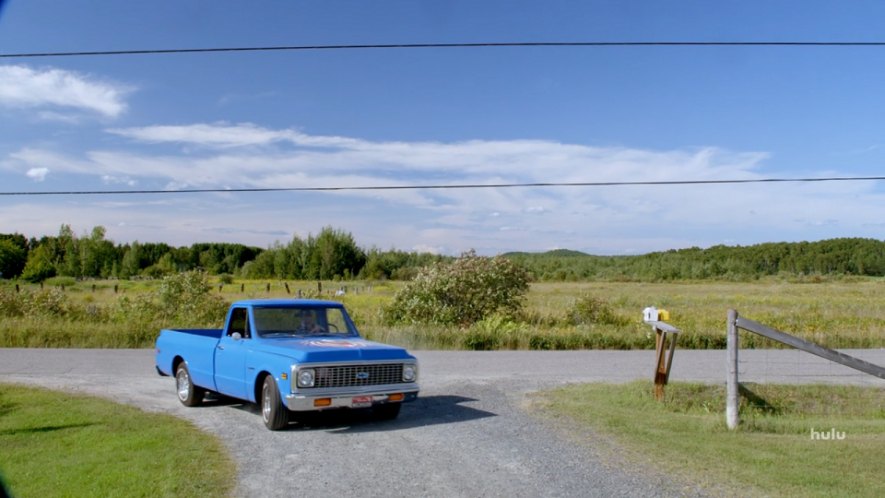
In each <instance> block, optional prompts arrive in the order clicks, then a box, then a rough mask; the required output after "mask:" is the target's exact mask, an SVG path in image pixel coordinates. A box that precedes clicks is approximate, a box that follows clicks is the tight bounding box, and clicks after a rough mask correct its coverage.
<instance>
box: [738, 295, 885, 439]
mask: <svg viewBox="0 0 885 498" xmlns="http://www.w3.org/2000/svg"><path fill="white" fill-rule="evenodd" d="M727 326H728V330H727V334H728V335H727V338H726V344H727V348H728V360H727V366H728V376H727V378H726V403H725V422H726V424H727V425H728V428H729V429H734V428H736V427H737V426H738V423H739V422H740V420H739V414H738V401H739V400H738V397H739V384H738V375H739V367H740V364H739V360H738V349H739V342H738V341H739V337H738V331H739V330H740V329H743V330H746V331H748V332H753V333H754V334H759V335H761V336H763V337H767V338H769V339H771V340H774V341H777V342H780V343H782V344H786V345H788V346H791V347H793V348H796V349H798V350H802V351H805V352H807V353H811V354H813V355H816V356H819V357H821V358H824V359H825V360H829V361H831V362H835V363H839V364H841V365H844V366H846V367H849V368H853V369H855V370H858V371H860V372H863V373H866V374H869V375H872V376H874V377H878V378H880V379H885V367H881V366H879V365H875V364H873V363H870V362H868V361H864V360H861V359H860V358H855V357H853V356H850V355H847V354H845V353H840V352H839V351H835V350H832V349H829V348H825V347H823V346H821V345H819V344H815V343H813V342H809V341H806V340H804V339H800V338H799V337H796V336H794V335H790V334H787V333H785V332H781V331H779V330H775V329H773V328H770V327H766V326H765V325H762V324H761V323H758V322H755V321H753V320H749V319H746V318H742V317H740V316H739V315H738V312H737V311H736V310H728V324H727Z"/></svg>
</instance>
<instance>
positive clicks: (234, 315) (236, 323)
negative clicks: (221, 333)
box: [227, 308, 249, 339]
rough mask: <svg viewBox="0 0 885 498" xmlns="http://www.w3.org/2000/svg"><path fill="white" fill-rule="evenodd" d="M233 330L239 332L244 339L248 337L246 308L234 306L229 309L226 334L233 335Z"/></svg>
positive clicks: (247, 312)
mask: <svg viewBox="0 0 885 498" xmlns="http://www.w3.org/2000/svg"><path fill="white" fill-rule="evenodd" d="M234 332H239V333H240V335H241V336H242V337H243V338H244V339H245V338H247V337H249V310H247V309H246V308H234V309H233V311H231V313H230V324H229V326H228V328H227V335H233V333H234Z"/></svg>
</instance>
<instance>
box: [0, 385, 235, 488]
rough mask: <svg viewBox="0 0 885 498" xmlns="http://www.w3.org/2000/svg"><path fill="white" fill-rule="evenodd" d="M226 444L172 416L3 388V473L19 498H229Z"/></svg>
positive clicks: (229, 466)
mask: <svg viewBox="0 0 885 498" xmlns="http://www.w3.org/2000/svg"><path fill="white" fill-rule="evenodd" d="M232 469H235V465H234V464H233V462H232V461H231V459H230V457H229V456H228V455H227V453H226V451H225V449H224V448H223V446H222V445H221V443H220V442H219V441H218V440H217V439H215V438H214V437H212V436H209V435H207V434H204V433H202V432H200V431H199V430H198V429H196V428H195V427H194V426H193V425H191V424H190V423H188V422H185V421H184V420H181V419H178V418H175V417H172V416H170V415H162V414H152V413H145V412H142V411H140V410H137V409H135V408H132V407H129V406H123V405H117V404H114V403H111V402H110V401H106V400H102V399H97V398H93V397H87V396H77V395H71V394H66V393H61V392H56V391H48V390H44V389H39V388H35V387H32V386H27V387H25V386H16V385H8V384H0V472H2V474H3V476H4V479H5V481H6V484H7V486H8V487H9V491H10V492H11V493H12V494H13V496H17V497H22V498H24V497H29V496H39V497H52V496H145V497H155V496H170V497H173V496H174V497H180V496H228V495H230V493H231V492H232V490H233V487H234V483H235V477H236V472H235V471H233V470H232Z"/></svg>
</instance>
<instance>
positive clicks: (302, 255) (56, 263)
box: [0, 225, 885, 282]
mask: <svg viewBox="0 0 885 498" xmlns="http://www.w3.org/2000/svg"><path fill="white" fill-rule="evenodd" d="M105 234H106V230H105V229H104V227H101V226H98V227H95V228H93V229H92V231H91V232H89V233H88V234H83V235H81V236H77V235H76V234H75V233H74V231H73V230H72V229H71V227H70V225H62V226H61V229H60V230H59V233H58V235H57V236H44V237H41V238H39V239H37V238H33V237H32V238H27V237H25V236H24V235H21V234H17V233H16V234H0V278H3V279H21V280H25V281H30V282H41V281H43V280H45V279H47V278H51V277H55V276H67V277H73V278H78V279H79V278H121V279H131V278H159V277H162V276H163V275H167V274H170V273H176V272H180V271H187V270H194V269H202V270H205V271H206V272H208V273H210V274H213V275H231V276H238V277H242V278H252V279H264V278H273V279H282V280H285V279H291V280H316V279H322V280H350V279H367V280H382V279H393V280H408V279H411V278H412V277H413V276H414V275H415V274H416V273H417V271H418V269H420V268H422V267H424V266H427V265H430V264H433V263H435V262H440V261H449V260H451V259H452V258H451V257H446V256H439V255H434V254H430V253H418V252H404V251H397V250H380V249H377V248H370V249H364V248H361V247H359V246H358V245H357V244H356V242H355V241H354V239H353V236H352V235H351V234H350V233H347V232H345V231H342V230H336V229H334V228H332V227H326V228H324V229H322V230H321V231H320V233H319V234H318V235H316V236H314V235H308V236H307V238H300V237H298V236H295V237H294V238H293V239H292V240H291V241H289V242H288V243H287V244H282V243H276V244H274V245H273V246H271V247H269V248H265V249H262V248H258V247H250V246H245V245H242V244H231V243H211V242H210V243H198V244H193V245H191V246H189V247H172V246H170V245H168V244H164V243H148V242H145V243H140V242H133V243H131V244H115V243H114V242H113V241H110V240H107V239H106V238H105ZM502 256H504V257H507V258H509V259H511V260H513V261H515V262H517V263H519V264H521V265H523V266H524V267H525V268H526V269H527V270H528V271H529V272H530V274H531V275H532V276H533V278H534V279H535V280H539V281H586V280H606V281H652V282H653V281H668V280H705V279H717V280H748V279H755V278H759V277H762V276H766V275H796V276H804V275H860V276H875V277H881V276H885V241H880V240H875V239H861V238H841V239H830V240H823V241H819V242H779V243H766V244H758V245H753V246H746V247H741V246H737V247H729V246H722V245H720V246H714V247H710V248H708V249H700V248H697V247H694V248H690V249H678V250H670V251H664V252H654V253H649V254H643V255H638V256H593V255H589V254H585V253H581V252H576V251H568V250H555V251H549V252H545V253H522V252H514V253H507V254H504V255H502Z"/></svg>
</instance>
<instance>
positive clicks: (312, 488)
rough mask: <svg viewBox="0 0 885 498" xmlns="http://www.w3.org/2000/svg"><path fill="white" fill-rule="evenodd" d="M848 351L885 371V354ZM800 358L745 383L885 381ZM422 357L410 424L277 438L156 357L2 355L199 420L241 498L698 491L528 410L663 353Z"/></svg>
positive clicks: (327, 428)
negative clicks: (217, 444)
mask: <svg viewBox="0 0 885 498" xmlns="http://www.w3.org/2000/svg"><path fill="white" fill-rule="evenodd" d="M846 352H847V353H848V354H852V355H855V356H858V357H861V358H864V359H866V360H867V361H871V362H873V363H877V364H880V365H882V364H885V350H865V351H846ZM796 353H797V352H795V351H746V352H743V351H742V358H743V359H744V361H746V362H747V363H746V364H745V365H746V366H747V370H748V372H747V373H746V375H745V377H744V380H765V381H769V382H776V381H786V382H800V381H801V382H813V381H823V382H838V383H853V384H868V385H883V382H882V381H881V380H879V379H876V378H873V377H871V376H863V375H854V374H853V373H852V372H853V371H851V370H848V369H843V368H842V367H840V366H838V365H835V366H834V365H831V364H829V363H828V362H824V361H823V360H817V359H816V358H815V357H812V356H810V355H805V354H804V353H801V354H802V355H805V356H803V357H801V358H800V357H799V356H797V354H796ZM414 354H415V355H416V356H417V357H418V358H419V361H420V364H421V378H420V383H421V388H422V391H421V396H420V397H419V400H418V401H416V402H414V403H410V404H407V405H405V406H404V407H403V410H402V413H401V414H400V417H399V418H398V419H396V420H394V421H389V422H373V421H370V420H368V419H366V418H365V417H361V416H354V415H352V414H349V413H344V414H337V415H333V416H328V417H323V418H320V419H317V420H316V421H315V422H311V423H310V424H309V425H293V426H292V427H291V428H290V429H289V430H286V431H282V432H270V431H268V430H266V429H265V428H264V425H263V424H262V423H261V419H260V417H259V415H258V413H257V411H256V409H255V408H254V407H253V406H250V405H243V404H240V403H238V402H232V401H230V400H227V401H216V402H211V403H208V404H207V405H206V406H203V407H199V408H185V407H184V406H182V405H180V404H179V403H178V400H177V399H176V397H175V394H174V386H173V380H172V379H171V378H168V377H165V378H164V377H159V376H157V375H156V373H155V372H154V369H153V351H152V350H75V349H72V350H54V349H2V348H0V381H3V382H23V383H34V384H39V385H43V386H46V387H50V388H54V389H71V390H75V391H80V392H85V393H90V394H97V395H101V396H105V397H110V398H113V399H115V400H118V401H122V402H125V403H129V404H132V405H135V406H138V407H140V408H143V409H145V410H150V411H159V412H166V413H170V414H173V415H176V416H180V417H183V418H186V419H189V420H192V421H193V422H194V423H195V424H196V425H198V426H199V427H201V428H202V429H204V430H206V431H209V432H211V433H214V434H217V435H219V436H220V437H221V439H222V440H223V441H224V442H225V444H226V445H227V447H228V448H229V450H230V451H231V454H232V455H233V458H234V459H235V460H236V461H237V462H238V469H237V471H238V487H237V491H236V492H237V495H239V496H249V497H251V496H315V495H319V494H335V495H344V496H355V495H360V496H470V497H474V496H527V497H528V496H626V495H629V496H635V495H642V496H672V495H682V496H684V495H695V494H699V492H698V490H696V489H693V488H690V487H685V486H683V485H681V484H680V483H677V482H673V481H670V480H669V479H667V478H666V476H654V475H652V474H650V473H648V472H647V469H636V468H630V467H629V466H627V465H623V464H617V463H615V460H617V459H616V458H614V457H615V456H616V450H617V449H616V448H614V452H613V449H612V447H611V444H610V443H608V442H606V440H605V439H604V438H600V437H597V436H595V435H593V434H592V433H587V434H582V435H581V437H580V438H577V437H573V436H569V435H568V434H567V433H566V432H564V431H562V430H561V429H559V428H557V426H556V424H554V423H551V422H549V421H545V420H543V419H541V418H540V414H539V413H538V412H537V411H536V410H527V409H526V406H527V404H528V403H529V400H530V396H528V395H529V394H530V393H531V392H534V391H537V390H540V389H545V388H549V387H554V386H557V385H562V384H564V383H568V382H588V381H606V382H622V381H630V380H634V379H639V378H648V379H650V378H651V371H652V369H653V362H654V353H653V352H651V351H565V352H528V351H503V352H454V351H452V352H442V351H419V352H415V353H414ZM797 364H799V365H801V369H799V368H797V367H796V365H797ZM724 373H725V353H724V352H723V351H677V353H676V357H675V359H674V366H673V372H672V374H671V380H697V381H705V382H724ZM579 439H580V440H579ZM173 450H174V449H173Z"/></svg>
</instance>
